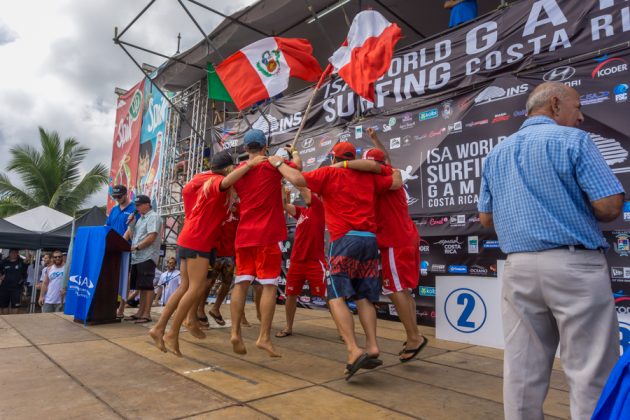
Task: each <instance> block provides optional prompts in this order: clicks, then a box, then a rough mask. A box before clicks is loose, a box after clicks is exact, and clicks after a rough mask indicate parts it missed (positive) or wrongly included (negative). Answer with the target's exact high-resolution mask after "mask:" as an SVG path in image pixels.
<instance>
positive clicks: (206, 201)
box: [149, 151, 267, 356]
mask: <svg viewBox="0 0 630 420" xmlns="http://www.w3.org/2000/svg"><path fill="white" fill-rule="evenodd" d="M265 160H267V158H266V157H264V156H260V157H257V158H255V159H250V160H249V161H247V163H246V164H245V165H242V166H240V167H239V168H237V169H235V170H232V169H233V161H232V156H231V155H230V154H229V152H227V151H223V152H220V153H217V154H216V155H214V157H213V158H212V163H211V171H207V172H202V173H200V174H197V175H195V176H194V177H193V178H192V179H191V180H190V181H189V182H188V183H187V184H186V186H185V187H184V189H183V190H182V197H183V200H184V216H185V223H184V227H183V229H182V231H181V232H180V234H179V237H178V238H177V245H178V247H177V252H178V254H179V258H180V261H181V262H180V271H181V283H180V285H179V287H178V288H177V290H176V291H175V293H174V294H173V296H171V298H170V299H169V301H168V303H167V305H166V307H165V308H164V311H163V312H162V315H161V316H160V320H159V321H158V322H157V324H155V326H154V327H153V328H151V330H150V331H149V335H150V336H151V338H153V341H154V342H155V345H156V346H157V347H158V348H159V349H160V350H162V351H164V352H166V351H167V350H168V351H170V352H172V353H174V354H176V355H177V356H181V355H182V354H181V352H180V351H179V329H180V327H181V325H182V322H183V321H184V319H185V318H186V315H187V314H188V312H189V311H190V309H191V308H192V307H193V305H194V303H195V301H196V299H197V298H198V297H199V295H200V294H201V293H202V292H203V288H204V285H205V281H206V274H207V273H208V267H209V264H210V259H211V251H212V249H213V248H215V247H216V246H217V239H218V236H219V225H220V224H221V223H222V222H223V220H225V216H226V214H227V211H228V202H229V195H228V190H229V188H230V187H231V186H232V185H233V184H234V183H235V182H236V181H238V180H239V179H240V178H241V177H242V176H243V175H245V174H246V173H247V172H248V171H249V170H250V169H251V168H253V167H254V166H256V165H258V164H259V163H262V162H264V161H265ZM176 309H177V311H175V310H176ZM174 312H175V316H174V318H173V323H172V325H171V329H170V330H169V332H168V333H165V331H166V324H167V323H168V320H169V319H170V317H171V316H172V315H173V313H174ZM189 331H190V332H191V334H192V335H194V336H195V337H197V338H204V337H205V334H204V333H203V332H202V331H201V330H200V329H199V326H198V325H189Z"/></svg>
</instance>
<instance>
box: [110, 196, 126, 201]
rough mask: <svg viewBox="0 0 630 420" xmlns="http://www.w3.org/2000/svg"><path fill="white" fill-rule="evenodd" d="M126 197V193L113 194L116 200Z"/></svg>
mask: <svg viewBox="0 0 630 420" xmlns="http://www.w3.org/2000/svg"><path fill="white" fill-rule="evenodd" d="M124 197H125V196H124V195H112V198H113V199H114V200H120V199H121V198H124Z"/></svg>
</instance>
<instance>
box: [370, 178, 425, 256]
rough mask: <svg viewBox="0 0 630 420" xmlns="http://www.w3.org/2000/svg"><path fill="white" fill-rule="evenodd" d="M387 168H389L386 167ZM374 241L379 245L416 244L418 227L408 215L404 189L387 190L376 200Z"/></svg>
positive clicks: (399, 245) (398, 245)
mask: <svg viewBox="0 0 630 420" xmlns="http://www.w3.org/2000/svg"><path fill="white" fill-rule="evenodd" d="M387 169H388V170H389V168H387ZM376 225H377V229H376V242H377V243H378V246H379V247H401V246H416V245H418V241H419V240H420V238H419V236H418V229H416V225H415V224H414V223H413V221H412V220H411V217H410V216H409V208H408V206H407V194H405V189H404V187H403V188H400V189H398V190H389V191H387V192H385V193H384V194H380V195H379V196H378V198H377V200H376Z"/></svg>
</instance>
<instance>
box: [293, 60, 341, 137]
mask: <svg viewBox="0 0 630 420" xmlns="http://www.w3.org/2000/svg"><path fill="white" fill-rule="evenodd" d="M331 72H332V64H328V66H327V67H326V70H324V72H323V73H322V76H321V77H320V78H319V81H318V82H317V85H315V88H314V89H313V93H312V94H311V97H310V99H309V100H308V104H307V105H306V110H305V111H304V115H303V116H302V122H301V123H300V126H299V127H298V130H297V132H296V133H295V138H294V139H293V142H292V143H291V149H295V144H296V143H297V141H298V138H300V134H302V129H303V128H304V125H305V124H306V118H308V114H309V113H310V112H311V107H312V106H313V100H314V99H315V94H317V92H318V91H319V88H320V87H321V86H322V84H323V83H324V80H325V79H326V76H328V75H329V74H330V73H331Z"/></svg>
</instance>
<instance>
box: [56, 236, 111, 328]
mask: <svg viewBox="0 0 630 420" xmlns="http://www.w3.org/2000/svg"><path fill="white" fill-rule="evenodd" d="M110 230H111V228H110V227H107V226H90V227H87V226H86V227H80V228H79V229H78V230H77V235H76V237H75V238H74V246H73V248H72V264H71V265H70V279H69V280H68V290H67V295H66V306H65V310H64V313H65V314H66V315H74V317H75V319H79V320H81V321H83V322H85V321H86V319H87V316H88V313H89V311H90V305H91V304H92V299H93V298H94V292H95V291H96V285H97V284H98V278H99V275H100V273H101V266H102V264H103V257H104V256H105V244H106V240H107V234H108V233H109V231H110Z"/></svg>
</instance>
